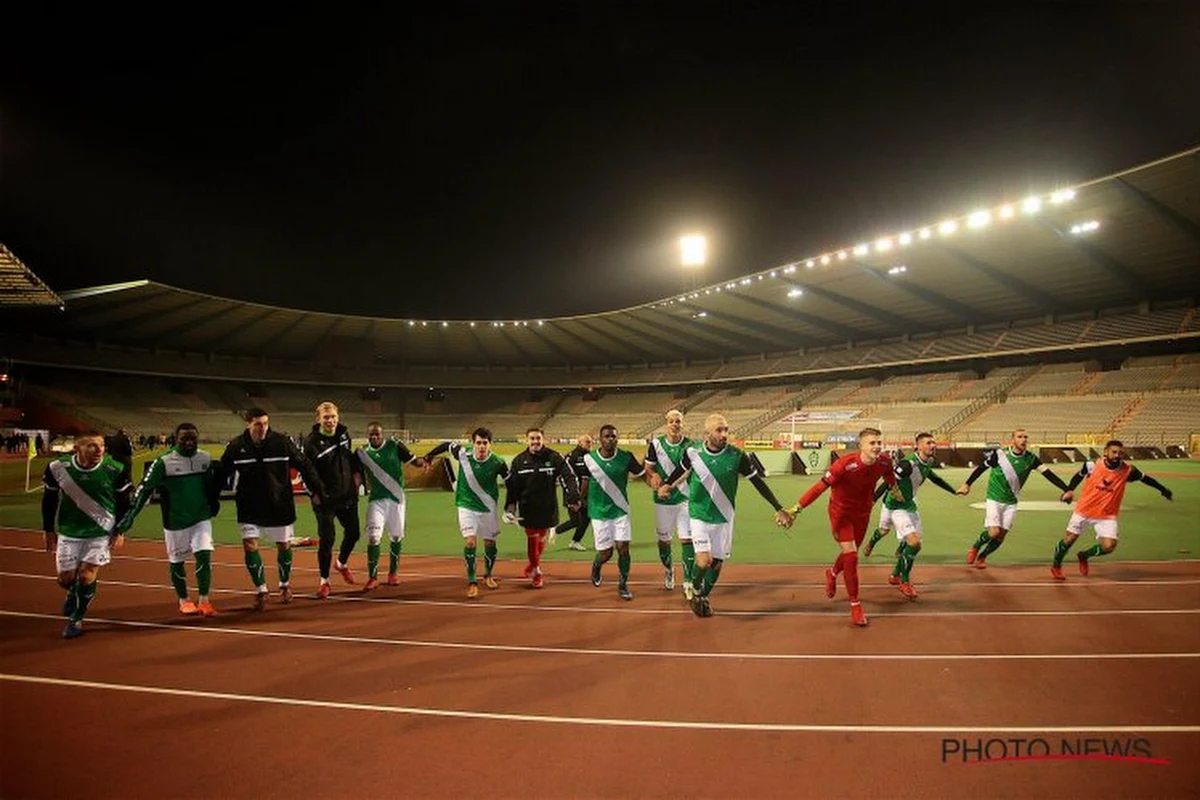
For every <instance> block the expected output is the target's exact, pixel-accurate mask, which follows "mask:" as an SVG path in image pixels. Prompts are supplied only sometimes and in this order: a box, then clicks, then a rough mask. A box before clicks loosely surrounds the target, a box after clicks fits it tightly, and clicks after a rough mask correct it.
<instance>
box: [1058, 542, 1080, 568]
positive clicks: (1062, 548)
mask: <svg viewBox="0 0 1200 800" xmlns="http://www.w3.org/2000/svg"><path fill="white" fill-rule="evenodd" d="M1073 544H1075V543H1074V542H1068V541H1067V540H1066V539H1059V540H1058V544H1056V545H1055V546H1054V566H1056V567H1061V566H1062V562H1063V559H1064V558H1066V557H1067V551H1068V550H1070V549H1071V545H1073Z"/></svg>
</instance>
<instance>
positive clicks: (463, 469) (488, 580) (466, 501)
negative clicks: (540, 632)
mask: <svg viewBox="0 0 1200 800" xmlns="http://www.w3.org/2000/svg"><path fill="white" fill-rule="evenodd" d="M471 444H472V447H471V448H466V447H463V446H461V445H459V444H457V443H455V442H442V443H441V444H439V445H438V446H437V447H435V448H433V449H432V450H430V451H429V452H428V453H426V454H425V463H426V464H429V463H431V460H432V459H433V458H434V457H435V456H438V455H440V454H442V453H446V452H448V453H449V454H450V457H451V458H452V459H454V460H455V461H456V462H457V463H458V480H457V481H455V483H454V505H455V506H456V507H457V509H458V529H459V530H460V531H462V537H463V563H464V564H466V568H467V597H478V596H479V581H478V579H477V578H476V576H475V559H476V554H477V553H478V550H477V547H478V541H479V539H480V538H482V539H483V585H484V586H486V587H487V588H489V589H495V588H497V587H498V586H499V585H500V584H499V583H498V582H497V581H496V578H495V577H494V575H493V574H492V573H493V571H494V570H495V568H496V537H497V536H499V535H500V508H499V503H500V487H499V484H500V483H501V482H502V481H504V479H505V478H507V477H508V474H509V471H508V465H507V464H505V463H504V459H502V458H500V456H498V455H496V454H495V453H493V452H492V432H491V431H489V430H488V429H487V428H476V429H475V430H474V432H473V433H472V434H471Z"/></svg>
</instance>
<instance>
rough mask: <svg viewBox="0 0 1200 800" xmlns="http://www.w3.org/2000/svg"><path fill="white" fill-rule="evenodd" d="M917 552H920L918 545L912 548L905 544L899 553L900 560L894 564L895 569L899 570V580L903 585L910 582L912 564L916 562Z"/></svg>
mask: <svg viewBox="0 0 1200 800" xmlns="http://www.w3.org/2000/svg"><path fill="white" fill-rule="evenodd" d="M919 552H921V546H920V545H917V546H916V547H913V546H912V545H911V544H907V543H906V544H905V545H904V547H903V549H902V552H901V553H900V559H899V561H897V562H896V569H897V570H899V572H900V580H902V581H903V582H904V583H910V582H911V580H912V579H911V574H912V568H913V562H914V561H916V558H917V553H919Z"/></svg>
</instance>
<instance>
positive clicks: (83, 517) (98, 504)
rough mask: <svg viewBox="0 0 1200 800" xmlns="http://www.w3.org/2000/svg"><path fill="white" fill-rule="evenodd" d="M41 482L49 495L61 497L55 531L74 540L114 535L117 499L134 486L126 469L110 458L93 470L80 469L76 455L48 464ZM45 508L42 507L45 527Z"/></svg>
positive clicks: (107, 456)
mask: <svg viewBox="0 0 1200 800" xmlns="http://www.w3.org/2000/svg"><path fill="white" fill-rule="evenodd" d="M42 483H43V484H44V485H45V487H46V491H47V492H54V493H55V494H57V495H58V514H57V519H56V521H55V524H54V529H55V530H56V531H57V532H58V533H59V534H61V535H63V536H69V537H72V538H75V539H95V538H98V537H100V536H108V535H109V534H110V533H112V531H113V528H115V527H116V524H117V520H116V513H117V505H118V497H119V495H121V494H122V493H124V492H127V491H129V489H130V487H131V483H130V480H129V472H128V471H127V470H126V469H125V466H124V465H123V464H121V463H120V462H118V461H116V460H115V459H114V458H113V457H112V456H109V455H105V456H104V457H103V458H102V459H101V460H100V463H99V464H97V465H96V466H94V467H92V468H91V469H84V468H83V467H81V466H79V464H78V462H76V461H75V456H73V455H69V456H63V457H62V458H59V459H55V460H54V461H51V462H50V463H49V464H48V465H46V471H45V472H44V473H42ZM45 508H46V507H45V506H44V505H43V523H44V524H45V523H46V522H47V520H46V519H45V514H46V513H47V512H46V511H45Z"/></svg>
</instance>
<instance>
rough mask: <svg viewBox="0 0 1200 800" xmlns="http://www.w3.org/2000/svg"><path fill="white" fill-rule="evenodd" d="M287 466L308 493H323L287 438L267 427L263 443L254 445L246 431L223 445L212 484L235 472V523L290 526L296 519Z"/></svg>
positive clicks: (306, 461)
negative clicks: (293, 471)
mask: <svg viewBox="0 0 1200 800" xmlns="http://www.w3.org/2000/svg"><path fill="white" fill-rule="evenodd" d="M289 467H295V468H296V469H297V470H298V471H299V472H300V477H301V478H303V479H304V484H305V486H307V487H308V490H309V491H310V492H312V493H313V494H318V495H324V493H325V487H324V486H323V485H322V483H321V478H320V477H319V476H318V475H317V473H316V470H314V469H313V466H312V463H311V462H310V461H309V460H308V458H306V457H305V455H304V453H302V452H300V449H299V448H297V447H296V445H295V444H293V443H292V440H291V439H289V438H288V437H286V436H284V435H283V434H282V433H276V432H275V431H270V430H269V431H267V438H266V439H264V440H263V443H262V444H261V445H256V444H254V440H252V439H251V438H250V432H249V431H246V432H244V433H243V434H242V435H241V436H239V437H237V438H236V439H233V440H231V441H230V442H229V444H228V446H226V448H225V453H224V454H223V455H222V456H221V464H220V467H219V470H220V472H219V473H218V476H217V481H216V485H217V486H221V485H222V484H224V482H225V481H226V480H228V478H229V477H230V476H232V475H233V474H234V473H235V472H236V473H237V476H238V482H237V518H238V522H244V523H248V524H251V525H262V526H263V527H272V528H275V527H279V526H281V525H291V524H292V523H293V522H295V521H296V501H295V500H294V499H293V497H292V478H291V473H290V471H289V469H288V468H289ZM322 499H324V497H322Z"/></svg>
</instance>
